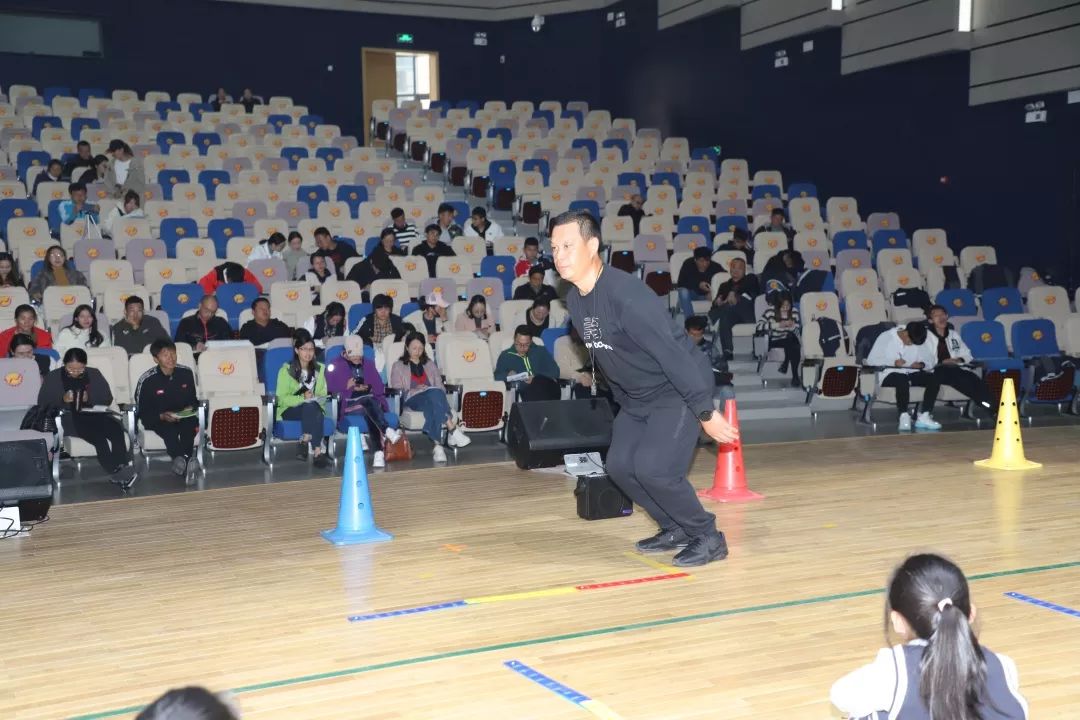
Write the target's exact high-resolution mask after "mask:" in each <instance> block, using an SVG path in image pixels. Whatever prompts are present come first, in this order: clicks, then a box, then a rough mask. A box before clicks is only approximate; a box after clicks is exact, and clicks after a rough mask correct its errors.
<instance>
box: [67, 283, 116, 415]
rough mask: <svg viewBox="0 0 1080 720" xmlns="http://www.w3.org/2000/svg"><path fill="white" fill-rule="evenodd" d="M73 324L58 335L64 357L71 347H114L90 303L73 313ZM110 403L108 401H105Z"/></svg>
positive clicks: (83, 348)
mask: <svg viewBox="0 0 1080 720" xmlns="http://www.w3.org/2000/svg"><path fill="white" fill-rule="evenodd" d="M71 318H72V319H71V324H70V325H68V326H67V327H65V328H63V329H61V330H60V333H59V334H58V335H57V336H56V352H58V353H60V356H61V357H63V356H65V355H67V351H68V350H70V349H71V348H80V349H82V350H88V349H90V348H99V347H112V342H110V340H109V336H108V334H104V335H103V334H102V333H101V331H99V330H98V326H97V322H98V321H97V314H96V313H95V312H94V309H93V308H92V307H90V306H89V305H85V304H84V305H80V306H78V307H77V308H75V312H74V313H72V315H71ZM105 404H106V405H108V403H105Z"/></svg>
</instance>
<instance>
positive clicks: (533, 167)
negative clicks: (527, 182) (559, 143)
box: [521, 158, 551, 187]
mask: <svg viewBox="0 0 1080 720" xmlns="http://www.w3.org/2000/svg"><path fill="white" fill-rule="evenodd" d="M521 171H522V172H538V173H540V175H541V176H543V178H544V187H547V184H548V181H549V180H550V179H551V165H549V164H548V161H547V160H545V159H543V158H529V159H528V160H523V161H522V163H521Z"/></svg>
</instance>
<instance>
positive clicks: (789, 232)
mask: <svg viewBox="0 0 1080 720" xmlns="http://www.w3.org/2000/svg"><path fill="white" fill-rule="evenodd" d="M764 232H778V233H784V235H786V236H787V241H788V246H789V247H790V246H791V241H792V240H794V239H795V228H793V227H791V226H790V225H788V224H787V217H786V216H785V215H784V210H783V208H773V211H772V212H771V213H770V214H769V222H768V224H767V225H762V226H761V227H759V228H758V229H757V230H755V231H754V237H757V236H758V235H760V234H761V233H764Z"/></svg>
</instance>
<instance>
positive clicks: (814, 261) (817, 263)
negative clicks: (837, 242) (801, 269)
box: [810, 257, 821, 268]
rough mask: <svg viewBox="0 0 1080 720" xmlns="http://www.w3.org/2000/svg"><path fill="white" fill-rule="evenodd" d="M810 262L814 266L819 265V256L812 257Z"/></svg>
mask: <svg viewBox="0 0 1080 720" xmlns="http://www.w3.org/2000/svg"><path fill="white" fill-rule="evenodd" d="M810 264H811V265H813V266H814V267H816V268H817V267H821V258H819V257H816V258H814V259H813V260H811V261H810Z"/></svg>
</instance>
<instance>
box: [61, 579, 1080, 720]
mask: <svg viewBox="0 0 1080 720" xmlns="http://www.w3.org/2000/svg"><path fill="white" fill-rule="evenodd" d="M1076 567H1080V560H1075V561H1072V562H1063V563H1055V564H1053V565H1036V566H1034V567H1026V568H1016V569H1015V570H998V571H996V572H987V573H979V574H977V575H969V576H968V580H969V581H974V580H990V579H993V578H1000V577H1010V576H1013V575H1028V574H1031V573H1039V572H1047V571H1050V570H1065V569H1068V568H1076ZM884 591H885V590H884V588H874V589H873V590H856V591H854V592H846V593H838V594H836V595H818V596H816V597H809V598H802V599H800V600H783V601H780V602H774V603H765V604H764V605H748V606H746V607H740V608H729V609H727V610H712V611H710V612H704V613H696V614H694V615H680V616H678V617H672V618H663V619H660V620H645V621H642V622H637V623H630V624H627V625H614V626H612V627H602V628H594V629H592V630H580V631H578V632H572V633H565V634H563V635H547V636H544V637H538V638H533V639H531V640H514V641H512V642H504V643H497V644H495V645H481V646H480V647H474V648H463V649H461V650H451V651H450V652H444V653H437V654H435V655H420V656H418V657H411V658H402V659H401V660H388V661H386V662H381V663H375V664H373V665H360V666H358V667H353V668H344V669H342V670H331V671H329V672H323V673H315V674H313V675H301V676H299V677H291V678H285V679H284V680H270V681H268V682H262V683H255V684H254V685H244V686H242V687H238V688H233V689H232V690H230V691H229V692H231V693H234V694H239V693H250V692H258V691H260V690H272V689H274V688H280V687H288V686H289V685H300V684H303V683H309V682H318V681H319V680H332V679H334V678H340V677H348V676H350V675H362V674H363V673H369V672H374V671H376V670H388V669H390V668H399V667H406V666H409V665H420V664H422V663H429V662H435V661H437V660H448V659H450V658H457V657H466V656H468V655H479V654H481V653H488V652H496V651H499V650H512V649H514V648H521V647H529V646H531V645H547V644H549V643H556V642H562V641H564V640H578V639H581V638H587V637H597V636H599V635H611V634H613V633H620V632H627V631H630V630H645V629H648V628H654V627H663V626H665V625H678V624H681V623H687V622H695V621H697V620H711V619H713V618H721V617H728V616H730V615H745V614H747V613H755V612H764V611H766V610H782V609H784V608H791V607H799V606H802V605H820V604H821V603H828V602H835V601H837V600H850V599H852V598H858V597H866V596H868V595H880V594H882V593H884ZM143 707H144V706H143V705H132V706H131V707H126V708H118V709H116V710H105V711H104V712H98V713H91V714H89V715H78V716H76V717H72V718H70V720H99V718H109V717H116V716H117V715H131V714H132V713H137V712H139V711H140V710H142V709H143Z"/></svg>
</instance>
